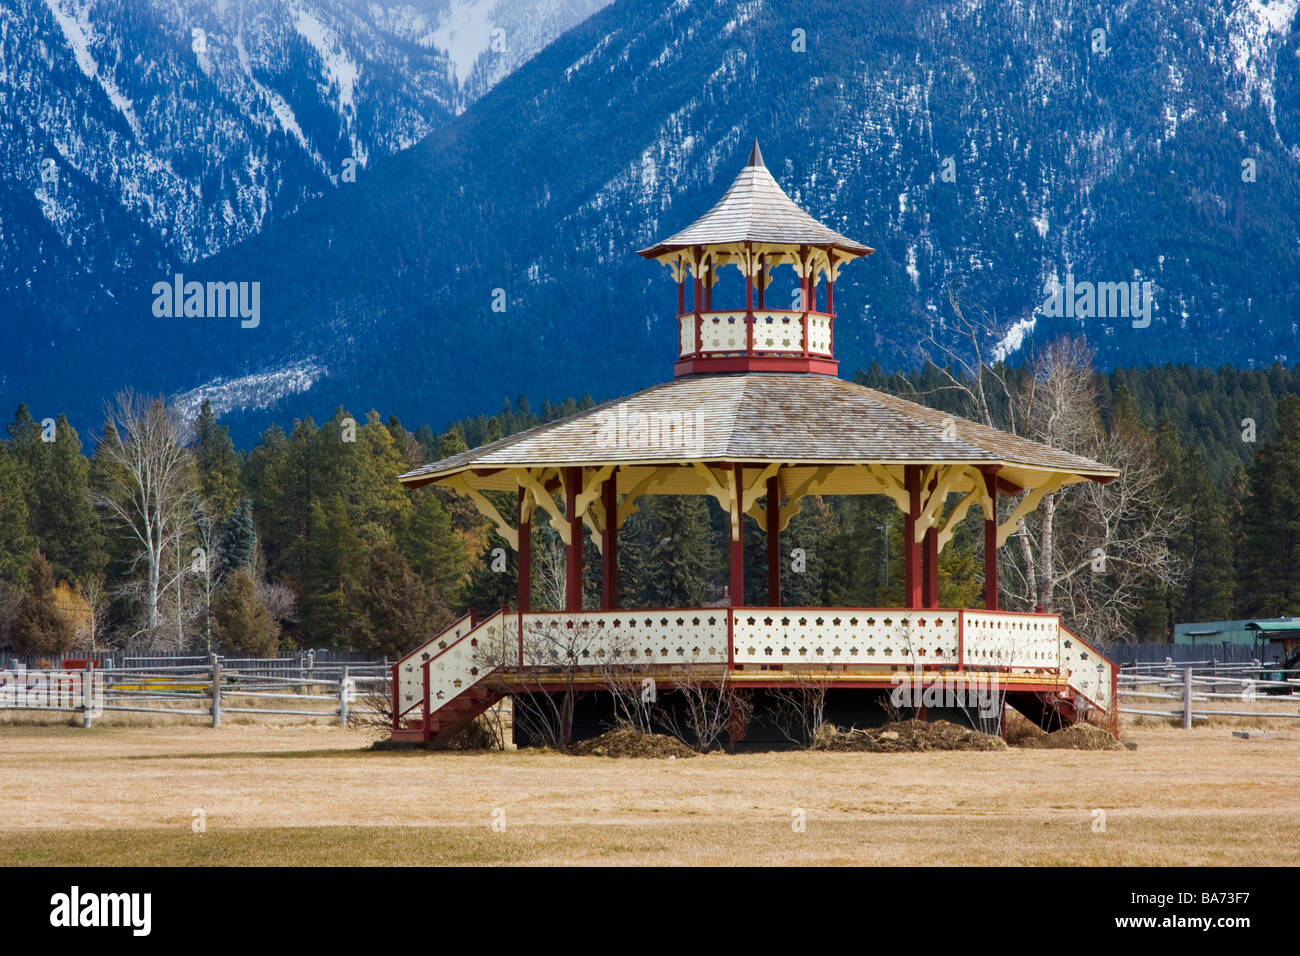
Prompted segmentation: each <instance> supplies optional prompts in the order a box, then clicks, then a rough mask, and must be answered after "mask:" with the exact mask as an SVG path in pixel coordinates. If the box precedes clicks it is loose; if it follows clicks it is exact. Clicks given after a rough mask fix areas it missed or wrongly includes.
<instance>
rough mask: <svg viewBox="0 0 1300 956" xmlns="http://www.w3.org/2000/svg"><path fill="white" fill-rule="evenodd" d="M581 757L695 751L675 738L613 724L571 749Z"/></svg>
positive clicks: (657, 755)
mask: <svg viewBox="0 0 1300 956" xmlns="http://www.w3.org/2000/svg"><path fill="white" fill-rule="evenodd" d="M573 752H574V753H575V754H579V755H580V756H584V757H654V758H659V759H664V758H667V757H694V756H695V755H696V754H695V751H694V750H692V749H691V748H690V747H688V746H686V744H684V743H682V742H681V741H680V740H678V739H677V738H676V737H669V736H668V735H667V734H646V733H642V732H641V731H639V730H637V729H636V728H635V727H615V728H614V729H613V730H607V731H605V732H604V733H603V734H601V735H600V736H599V737H592V738H591V739H590V740H583V741H580V742H579V743H578V744H576V745H575V746H574V748H573Z"/></svg>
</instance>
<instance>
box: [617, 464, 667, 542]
mask: <svg viewBox="0 0 1300 956" xmlns="http://www.w3.org/2000/svg"><path fill="white" fill-rule="evenodd" d="M667 481H668V473H667V472H666V471H663V470H661V469H656V470H654V471H652V472H651V473H650V474H648V475H646V476H645V477H644V478H642V479H641V480H640V481H638V482H637V483H636V484H635V485H633V486H632V489H631V490H630V491H629V492H628V493H627V494H626V495H624V496H623V500H622V501H621V502H619V505H618V514H617V515H616V516H615V520H616V521H617V522H618V524H616V525H615V527H616V528H621V527H623V522H624V521H626V520H627V516H628V515H630V514H631V513H632V512H634V511H636V502H637V499H638V498H640V497H641V496H642V495H647V494H649V493H650V490H651V489H652V488H658V487H660V486H662V485H664V484H666V483H667Z"/></svg>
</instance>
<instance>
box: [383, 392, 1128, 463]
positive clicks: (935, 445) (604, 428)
mask: <svg viewBox="0 0 1300 956" xmlns="http://www.w3.org/2000/svg"><path fill="white" fill-rule="evenodd" d="M685 414H689V415H690V420H689V421H690V423H689V427H688V429H687V431H686V434H687V436H688V440H687V441H686V442H685V444H684V445H674V444H672V443H664V442H653V441H651V442H646V441H641V442H638V441H637V440H636V435H635V429H636V428H637V427H639V426H638V423H643V422H651V423H654V422H674V421H681V420H682V419H681V416H683V415H685ZM638 416H646V417H645V418H639V417H638ZM685 460H694V461H706V462H712V461H725V462H785V463H800V464H835V463H845V464H855V463H879V464H885V465H890V464H975V465H986V464H987V465H992V464H998V465H1004V466H1007V465H1009V466H1013V467H1015V466H1021V467H1024V468H1028V469H1031V470H1033V471H1046V472H1053V473H1065V474H1068V475H1071V476H1077V477H1079V478H1084V479H1092V480H1096V481H1108V480H1110V479H1111V478H1114V477H1116V476H1117V475H1118V471H1117V470H1116V469H1114V468H1111V467H1109V466H1106V465H1102V464H1099V463H1098V462H1095V461H1091V460H1089V459H1087V458H1082V457H1080V456H1078V455H1072V454H1070V453H1068V452H1064V451H1061V450H1059V449H1056V448H1052V447H1050V446H1048V445H1043V444H1040V443H1039V442H1034V441H1030V440H1028V439H1025V438H1020V437H1018V436H1015V435H1011V434H1008V433H1006V432H1002V431H998V430H997V429H993V428H988V427H986V426H983V425H979V424H976V423H974V422H970V421H967V420H965V419H962V418H956V417H954V416H952V415H949V414H947V413H945V412H941V411H937V410H935V409H932V408H927V407H925V406H923V405H917V404H916V403H914V402H909V401H907V400H905V399H901V398H897V397H896V396H893V395H888V394H886V393H884V392H878V391H876V390H874V389H870V388H866V387H864V386H862V385H857V384H855V383H853V382H846V381H843V380H842V379H838V378H834V377H832V376H828V375H808V374H797V373H794V374H784V373H750V374H734V375H710V376H688V377H685V378H679V379H675V380H673V381H671V382H668V383H666V384H663V385H656V386H654V387H653V388H648V389H646V390H644V391H641V392H637V393H635V394H633V395H629V396H626V397H624V398H620V399H616V400H614V401H612V402H606V403H605V404H603V405H598V406H596V407H595V408H591V409H588V410H586V411H583V412H579V413H577V414H575V415H571V416H569V417H568V418H564V419H561V420H559V421H554V422H549V423H547V424H545V425H539V426H538V427H536V428H532V429H529V430H528V431H524V432H520V433H519V434H516V435H511V436H510V437H508V438H504V439H501V440H500V441H497V442H493V443H491V444H488V445H483V446H482V447H479V448H474V449H471V450H469V451H466V452H462V453H461V454H459V455H453V456H452V457H450V458H446V459H444V460H442V461H439V462H434V463H433V464H429V465H425V466H424V467H422V468H417V469H415V470H414V471H410V472H407V473H406V474H404V475H402V476H400V480H401V481H402V482H404V483H407V484H415V485H419V484H424V483H426V482H428V481H436V480H437V479H438V478H441V477H447V476H450V475H453V474H456V473H458V472H463V471H466V470H470V469H475V470H477V469H500V468H537V467H562V466H582V465H597V464H611V463H613V464H657V463H665V464H667V463H679V462H682V461H685Z"/></svg>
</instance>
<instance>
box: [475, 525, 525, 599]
mask: <svg viewBox="0 0 1300 956" xmlns="http://www.w3.org/2000/svg"><path fill="white" fill-rule="evenodd" d="M536 543H537V528H536V527H535V526H533V545H534V547H533V554H534V556H536V554H537V547H536ZM498 549H499V550H498ZM498 559H499V560H498ZM498 567H499V568H500V570H498ZM518 571H519V568H518V564H517V563H516V560H515V550H514V548H512V547H510V545H508V544H507V543H506V542H505V540H504V539H503V538H502V537H501V536H500V535H498V534H497V533H496V530H495V529H493V530H491V531H490V532H489V533H488V536H487V543H486V544H485V545H484V547H483V550H482V552H481V553H480V554H479V556H478V561H477V562H476V563H475V565H474V567H473V568H471V569H470V572H469V579H468V580H467V581H466V582H465V586H464V589H463V590H462V592H461V604H460V605H459V606H461V607H465V608H473V609H474V612H475V613H476V614H477V615H478V616H479V617H486V616H487V615H489V614H492V613H494V612H496V611H499V610H501V608H503V607H517V606H518V595H519V592H518V581H519V578H518Z"/></svg>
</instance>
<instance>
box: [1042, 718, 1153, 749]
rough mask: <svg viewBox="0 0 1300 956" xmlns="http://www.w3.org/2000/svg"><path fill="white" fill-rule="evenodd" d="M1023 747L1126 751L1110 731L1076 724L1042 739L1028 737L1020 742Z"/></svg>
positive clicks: (1055, 731) (1044, 735)
mask: <svg viewBox="0 0 1300 956" xmlns="http://www.w3.org/2000/svg"><path fill="white" fill-rule="evenodd" d="M1019 746H1021V747H1033V748H1039V749H1044V750H1125V749H1127V748H1125V746H1124V745H1123V744H1122V743H1120V742H1119V741H1118V740H1116V739H1115V738H1114V737H1113V736H1112V735H1111V733H1110V732H1109V731H1107V730H1102V729H1101V728H1100V727H1095V726H1093V725H1092V724H1075V725H1074V726H1073V727H1062V728H1061V729H1060V730H1054V731H1052V732H1051V733H1050V734H1043V735H1042V736H1041V737H1026V738H1024V739H1023V740H1021V741H1020V743H1019Z"/></svg>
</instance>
